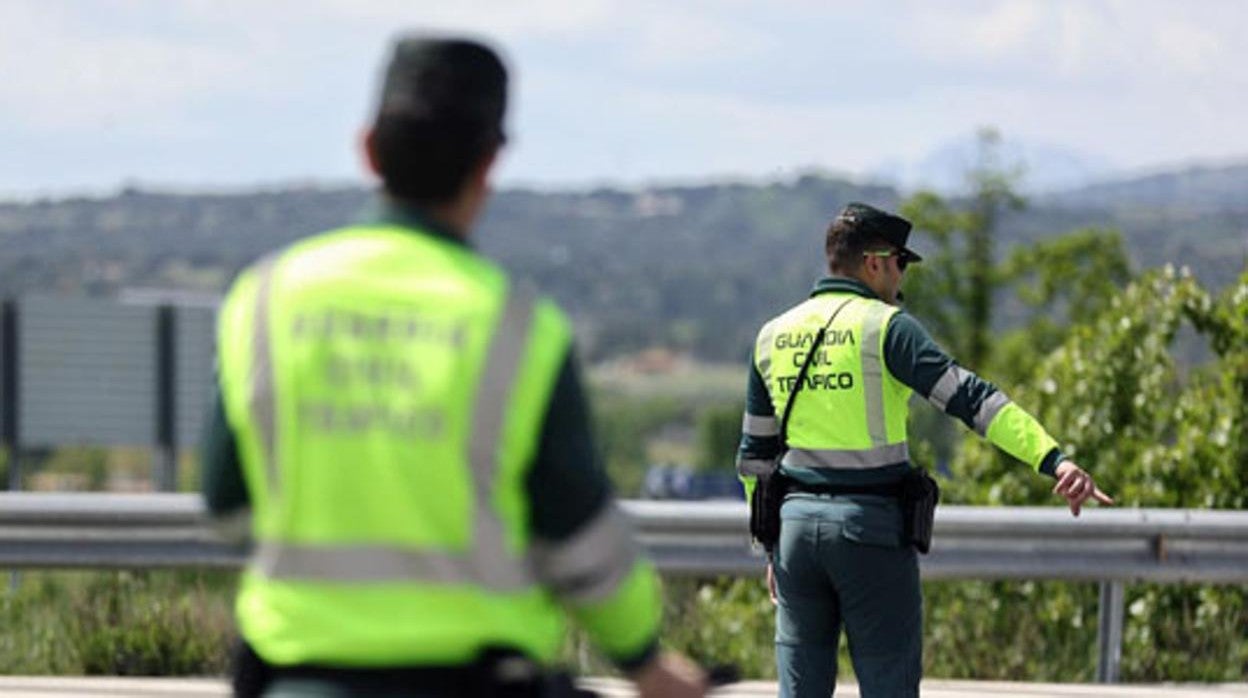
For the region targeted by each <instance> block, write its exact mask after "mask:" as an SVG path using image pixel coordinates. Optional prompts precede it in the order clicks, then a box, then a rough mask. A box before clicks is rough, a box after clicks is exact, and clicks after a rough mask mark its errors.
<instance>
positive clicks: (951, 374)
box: [737, 203, 1112, 698]
mask: <svg viewBox="0 0 1248 698" xmlns="http://www.w3.org/2000/svg"><path fill="white" fill-rule="evenodd" d="M909 233H910V223H909V222H908V221H906V220H904V219H902V218H900V217H898V216H894V215H890V214H888V213H885V212H883V211H880V210H878V209H875V208H872V207H870V206H867V205H865V204H858V203H853V204H850V205H848V206H847V207H845V209H844V211H842V213H841V214H840V215H839V216H838V217H837V218H836V219H835V220H834V221H833V222H832V224H831V226H830V227H829V229H828V232H827V238H826V243H825V244H826V251H827V257H828V268H829V271H830V272H831V275H830V276H828V277H827V278H824V279H822V280H820V281H819V282H818V283H817V284H816V285H815V288H814V290H813V291H812V292H811V294H810V298H809V299H807V300H806V301H804V302H802V303H800V304H798V305H797V306H795V307H793V308H791V309H789V310H788V311H786V312H784V313H783V314H781V315H780V316H778V317H776V318H774V319H772V320H771V321H770V322H768V323H767V324H766V325H764V326H763V328H762V330H761V331H760V332H759V334H758V340H757V342H756V344H755V347H754V355H753V361H752V366H751V369H750V381H749V389H748V393H747V396H746V413H745V420H744V425H743V429H742V431H743V437H742V442H741V449H740V452H739V455H738V463H737V467H738V472H739V473H740V474H741V475H742V476H743V478H745V479H747V483H748V484H749V485H750V486H752V485H753V478H754V477H756V476H758V475H762V474H770V472H771V471H772V468H774V467H775V458H776V457H777V456H779V455H780V453H781V449H782V444H781V435H780V424H779V421H780V420H779V418H778V415H783V412H784V407H785V405H786V402H787V401H788V398H789V396H790V394H791V393H792V392H793V391H794V390H798V391H799V392H798V393H797V394H796V396H795V397H794V399H793V401H792V406H791V408H790V412H789V420H788V424H787V429H786V433H785V438H784V442H785V443H786V444H787V446H788V450H787V452H784V455H783V457H782V458H781V460H780V463H779V467H778V472H779V473H781V475H782V476H783V477H785V478H787V479H788V480H789V481H791V483H792V484H791V489H790V492H791V493H790V494H789V495H788V496H787V497H786V498H785V500H784V504H783V506H782V507H781V509H780V512H781V526H780V535H779V541H778V544H777V545H776V546H775V548H774V550H772V551H769V552H771V553H772V555H773V557H772V564H771V565H769V566H768V568H767V578H768V583H769V586H770V588H771V593H772V599H773V601H775V602H776V604H777V611H776V664H777V671H778V674H779V680H780V695H782V696H800V697H802V698H806V697H807V696H825V697H826V696H827V695H829V693H830V692H831V691H832V690H833V689H834V687H835V684H836V654H837V642H838V637H839V635H840V630H841V626H842V624H844V627H845V630H846V634H847V636H848V638H849V643H850V646H849V648H850V655H851V657H852V658H853V663H854V673H855V674H856V676H857V679H858V683H859V688H860V690H861V693H862V695H863V696H864V698H874V697H876V696H888V697H890V698H891V697H895V696H917V695H918V691H919V678H920V675H921V673H922V620H923V614H922V597H921V595H920V588H919V568H918V562H917V556H916V554H915V549H914V548H913V547H912V546H911V544H910V540H909V539H908V537H907V533H906V530H905V528H904V526H903V523H902V521H903V518H902V511H901V509H900V508H899V507H900V502H899V498H900V497H901V495H900V491H901V490H900V489H899V485H900V484H901V483H902V482H903V480H904V479H905V478H906V477H907V476H913V475H914V473H912V472H911V471H910V468H911V466H910V463H909V454H908V452H907V448H906V417H907V414H908V400H909V398H910V395H911V393H912V392H913V393H918V394H919V395H921V396H923V397H924V398H926V399H927V400H928V401H930V402H931V403H932V404H934V405H935V406H936V407H937V408H938V409H940V410H941V411H943V412H945V413H946V414H948V415H950V416H952V417H956V418H958V419H960V420H961V421H962V422H963V423H964V424H966V426H968V427H970V428H972V429H974V430H975V431H976V432H977V433H979V435H980V436H983V437H985V438H987V439H988V440H989V441H990V442H992V443H993V444H995V445H996V446H997V447H999V448H1001V449H1002V450H1004V451H1005V452H1006V453H1009V454H1010V455H1011V456H1014V457H1015V458H1017V459H1019V460H1021V461H1023V462H1024V463H1026V464H1027V465H1029V466H1030V467H1032V468H1034V469H1035V470H1036V471H1037V472H1039V473H1042V474H1045V475H1049V476H1052V477H1054V478H1056V479H1057V484H1056V486H1055V487H1054V489H1053V491H1054V492H1055V493H1056V494H1058V495H1060V496H1062V497H1064V498H1065V499H1066V500H1067V502H1068V503H1069V506H1070V511H1071V513H1072V514H1074V515H1075V516H1078V515H1079V509H1080V506H1081V505H1082V504H1083V503H1084V501H1086V500H1087V499H1089V498H1092V499H1095V500H1096V501H1099V502H1101V503H1104V504H1109V503H1111V502H1112V500H1110V498H1109V497H1107V496H1106V495H1105V494H1104V493H1102V492H1101V491H1100V490H1098V489H1097V487H1096V484H1095V483H1094V482H1093V480H1092V477H1091V476H1090V475H1088V474H1087V473H1086V472H1084V471H1083V470H1081V469H1080V468H1079V466H1077V465H1076V464H1075V463H1074V462H1072V461H1071V460H1069V459H1067V458H1066V457H1065V456H1064V455H1063V454H1062V452H1061V451H1060V450H1059V449H1058V447H1057V442H1056V441H1055V440H1054V439H1053V437H1051V436H1049V435H1048V433H1046V432H1045V430H1044V428H1043V427H1042V426H1041V425H1040V424H1039V423H1038V422H1036V420H1035V419H1033V418H1032V417H1031V416H1030V415H1028V414H1027V413H1026V412H1025V411H1023V409H1022V408H1021V407H1019V406H1018V405H1016V404H1014V403H1013V402H1011V401H1010V400H1009V398H1007V397H1006V396H1005V394H1003V393H1002V392H1001V391H999V390H997V388H996V387H994V386H993V385H992V384H991V383H988V382H986V381H984V380H983V379H981V378H979V377H978V376H976V375H975V374H974V373H972V372H970V371H968V370H967V369H965V368H962V367H961V366H958V365H957V364H956V363H955V362H954V361H953V359H951V358H950V357H949V356H948V355H946V354H945V353H944V352H943V351H941V349H940V347H938V346H937V345H936V343H935V342H933V341H932V339H931V337H930V336H929V335H928V334H927V331H926V330H924V329H923V327H922V326H921V325H920V324H919V323H918V321H917V320H915V319H914V318H913V317H911V316H910V315H909V314H907V313H906V312H905V311H903V310H900V309H898V308H897V307H896V304H897V299H898V295H899V294H898V290H899V288H900V286H901V280H902V276H903V274H904V273H905V270H906V267H907V265H908V264H911V263H914V262H918V261H920V257H919V255H917V254H915V253H914V252H912V251H911V250H909V249H907V248H906V241H907V238H908V236H909ZM834 314H835V317H833V316H834ZM825 326H826V328H827V329H826V330H825V332H824V335H823V338H822V340H821V341H815V338H816V337H817V336H818V333H819V330H820V329H821V328H824V327H825ZM816 344H818V346H815V345H816ZM812 352H813V353H814V356H811V353H812ZM808 357H809V358H811V359H812V361H811V365H810V366H809V369H808V371H807V373H806V375H805V376H804V378H802V379H800V386H799V375H798V374H799V372H800V370H801V367H802V365H803V364H804V363H806V360H807V358H808Z"/></svg>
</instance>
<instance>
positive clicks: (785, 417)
mask: <svg viewBox="0 0 1248 698" xmlns="http://www.w3.org/2000/svg"><path fill="white" fill-rule="evenodd" d="M852 300H854V298H853V297H852V296H851V297H849V298H846V299H845V302H844V303H841V304H840V305H838V306H836V310H833V311H832V316H831V317H829V318H828V321H827V322H826V323H824V325H823V327H821V328H819V333H818V334H816V335H815V341H814V342H813V343H811V345H810V351H809V352H807V353H806V363H803V364H802V370H800V371H798V372H797V382H796V383H794V384H793V389H792V390H790V391H789V399H788V400H786V401H785V403H784V413H783V414H782V415H781V416H780V443H781V444H782V445H784V447H785V448H787V447H788V442H789V412H791V411H792V410H793V399H794V398H796V397H797V391H799V390H801V389H802V381H804V380H806V370H807V369H809V368H810V362H811V359H813V358H815V352H816V350H817V349H818V348H819V347H820V345H822V344H823V336H824V335H825V334H827V332H828V328H829V327H831V326H832V321H833V320H835V319H836V316H837V315H840V314H841V310H842V309H844V307H845V306H847V305H849V303H850V301H852Z"/></svg>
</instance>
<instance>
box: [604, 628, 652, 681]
mask: <svg viewBox="0 0 1248 698" xmlns="http://www.w3.org/2000/svg"><path fill="white" fill-rule="evenodd" d="M658 653H659V637H658V635H655V636H654V638H653V639H651V640H650V642H649V643H647V644H646V646H645V647H644V648H642V650H641V652H639V653H637V654H635V655H633V656H631V657H627V658H623V659H621V658H619V657H615V658H613V659H612V661H613V662H615V665H616V666H617V667H619V669H620V671H623V672H624V673H625V674H634V673H636V672H637V671H638V670H639V669H641V668H642V667H644V666H645V665H647V664H649V663H650V662H651V660H653V659H654V658H655V656H656V655H658Z"/></svg>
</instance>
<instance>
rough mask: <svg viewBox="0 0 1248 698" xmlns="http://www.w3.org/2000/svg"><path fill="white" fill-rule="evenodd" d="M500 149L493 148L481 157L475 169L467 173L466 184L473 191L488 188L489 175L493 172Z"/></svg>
mask: <svg viewBox="0 0 1248 698" xmlns="http://www.w3.org/2000/svg"><path fill="white" fill-rule="evenodd" d="M501 149H502V148H501V147H498V148H494V149H492V150H491V151H490V152H488V153H486V154H485V155H482V156H481V159H480V160H478V161H477V164H476V166H475V167H473V168H472V170H471V171H469V172H468V184H469V185H470V186H471V187H472V188H473V189H475V190H479V191H485V190H488V189H489V188H490V175H491V173H493V171H494V163H496V162H497V161H498V152H499V151H500V150H501Z"/></svg>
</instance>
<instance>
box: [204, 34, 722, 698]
mask: <svg viewBox="0 0 1248 698" xmlns="http://www.w3.org/2000/svg"><path fill="white" fill-rule="evenodd" d="M505 102H506V71H505V69H504V67H503V65H502V63H501V62H500V60H499V58H498V57H497V56H496V55H495V53H494V52H493V51H491V50H490V49H488V48H487V47H485V46H483V45H481V44H478V43H475V42H472V41H466V40H460V39H448V38H430V37H412V38H404V39H402V40H400V41H398V42H397V44H396V45H395V48H394V53H393V57H392V59H391V61H390V63H389V66H388V68H387V70H386V73H385V79H384V84H383V87H382V93H381V98H380V100H379V105H378V109H377V114H376V119H375V121H374V122H373V124H372V127H371V129H370V130H369V132H368V134H367V137H366V139H365V152H366V155H367V158H368V162H369V164H370V165H371V167H372V169H373V170H374V171H375V172H376V173H377V174H378V175H379V176H380V178H381V180H382V183H383V191H382V193H381V195H380V197H379V202H378V204H377V206H376V210H375V211H373V212H372V213H371V214H370V215H369V216H368V217H367V219H365V220H363V221H361V222H359V223H357V224H355V225H351V226H348V227H345V228H341V229H338V230H332V231H329V232H326V233H322V234H320V235H316V236H313V237H310V238H306V239H304V240H301V241H298V242H296V243H294V244H293V245H291V246H289V247H287V248H286V249H283V250H280V251H277V252H275V253H272V254H270V255H269V256H267V257H265V258H263V259H261V260H260V261H259V262H257V263H256V264H254V265H253V266H251V267H250V268H248V269H246V270H245V271H244V272H243V273H242V274H241V275H240V276H239V277H238V279H237V280H236V281H235V283H234V284H233V286H232V288H231V289H230V291H229V294H228V296H227V297H226V300H225V302H224V304H223V306H222V308H221V313H220V318H219V326H218V356H219V389H220V391H219V392H220V397H219V400H218V402H217V405H216V408H215V409H214V410H213V421H212V423H211V424H210V425H209V429H208V431H207V436H206V438H205V442H204V446H203V462H204V469H205V475H204V478H205V479H204V488H205V497H206V500H207V504H208V507H209V509H210V511H211V512H212V513H213V514H214V515H216V516H218V517H223V518H224V517H229V516H237V515H239V514H249V515H250V522H249V526H250V533H251V537H252V539H253V541H254V553H253V555H252V557H251V559H250V561H249V563H248V565H247V568H246V570H245V571H244V573H243V575H242V578H241V581H240V586H239V591H238V598H237V607H236V613H237V621H238V627H239V630H240V632H241V635H242V638H243V640H244V641H245V646H244V651H243V652H242V653H241V659H240V662H239V669H238V671H237V676H236V682H235V684H236V690H237V691H238V693H239V694H252V695H261V694H263V695H267V696H296V695H319V696H356V695H367V696H461V695H462V696H473V695H479V696H486V695H508V696H511V695H516V696H521V695H526V696H527V695H532V696H539V695H542V696H544V695H568V693H567V691H568V690H570V686H568V685H566V684H564V685H559V684H557V682H555V681H554V680H553V679H552V678H550V676H549V675H548V673H547V671H546V670H547V669H548V667H549V665H550V663H551V662H552V661H553V660H554V659H555V657H556V654H557V653H558V651H559V649H560V646H561V644H562V642H563V639H564V629H565V628H564V626H565V617H568V616H570V617H571V618H572V619H573V620H574V621H575V622H577V623H578V624H579V625H580V626H581V627H582V628H584V629H585V631H586V632H587V633H588V635H589V637H590V638H591V640H592V641H593V642H594V644H595V645H596V646H597V648H598V649H599V650H600V651H601V652H602V653H603V654H604V655H606V656H607V657H608V658H610V659H611V660H613V661H614V662H615V663H616V664H617V665H618V666H619V667H620V668H621V669H622V670H623V671H624V672H625V673H626V674H627V675H629V676H630V677H631V678H633V679H634V680H635V681H636V682H637V685H638V688H639V690H640V692H641V694H642V695H643V696H660V695H666V696H700V695H702V694H703V693H704V692H705V690H706V678H705V675H704V674H703V672H702V671H701V670H700V669H698V668H697V667H696V666H694V665H693V664H692V663H691V662H689V661H688V660H686V659H684V658H683V657H680V656H679V655H675V654H670V653H665V652H662V651H660V650H659V649H658V643H657V640H658V638H657V635H658V631H659V619H660V612H661V600H660V592H659V585H658V579H657V577H656V574H655V571H654V569H653V567H652V566H651V565H650V563H648V562H647V561H646V560H645V559H644V558H643V557H642V556H641V555H640V554H639V551H638V548H637V546H636V544H635V543H634V541H633V538H632V536H631V532H630V530H629V528H628V527H627V526H626V525H625V522H624V520H623V518H622V516H621V514H620V513H619V512H618V511H617V508H616V506H615V505H614V502H613V499H612V497H611V494H610V492H609V489H608V485H607V481H606V479H605V476H604V475H603V473H602V471H601V469H600V468H598V467H597V465H596V462H595V459H594V455H593V449H592V444H591V440H590V433H589V424H588V419H587V413H586V406H585V399H584V395H583V391H582V387H581V381H580V379H579V377H578V372H577V362H576V360H575V358H574V356H573V351H572V333H571V330H570V327H569V324H568V321H567V319H566V318H565V317H564V315H563V314H562V313H561V312H560V310H559V309H558V308H556V307H555V305H554V304H553V303H551V302H550V301H549V300H547V299H546V298H544V297H542V296H540V295H537V294H535V293H534V292H533V291H532V290H530V289H529V288H527V287H526V286H525V285H524V284H522V283H520V282H518V281H517V280H516V279H514V278H513V277H511V276H509V275H508V274H507V273H505V272H504V271H503V270H502V269H500V268H499V267H498V266H496V265H495V264H493V263H491V262H490V261H488V260H486V259H485V258H483V257H481V256H480V255H479V254H478V253H477V252H476V251H475V250H474V249H473V248H472V246H471V244H470V242H469V233H470V232H471V230H472V228H473V225H474V223H475V222H476V220H477V218H478V214H479V213H480V211H481V209H482V206H483V204H484V202H485V201H486V198H487V194H488V178H489V175H490V172H491V170H492V167H493V164H494V160H495V156H496V155H497V153H498V151H499V148H500V147H501V146H502V145H503V142H504V132H503V115H504V110H505ZM560 691H563V692H562V693H561V692H560Z"/></svg>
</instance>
